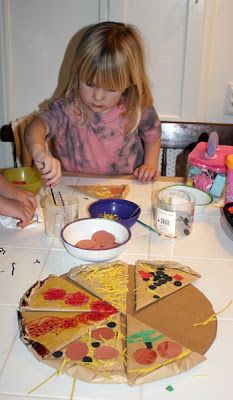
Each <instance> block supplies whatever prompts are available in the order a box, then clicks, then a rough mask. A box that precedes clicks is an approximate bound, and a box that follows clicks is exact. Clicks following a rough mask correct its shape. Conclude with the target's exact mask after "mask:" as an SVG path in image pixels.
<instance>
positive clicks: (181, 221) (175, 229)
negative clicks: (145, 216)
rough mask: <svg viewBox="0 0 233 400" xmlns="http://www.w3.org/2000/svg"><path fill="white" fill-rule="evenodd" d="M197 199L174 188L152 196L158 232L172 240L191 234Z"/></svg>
mask: <svg viewBox="0 0 233 400" xmlns="http://www.w3.org/2000/svg"><path fill="white" fill-rule="evenodd" d="M194 209H195V198H194V196H192V195H191V194H190V193H188V192H185V190H179V189H178V190H176V189H175V188H173V187H172V186H171V187H170V188H169V187H168V188H165V189H162V190H160V191H159V192H158V193H153V194H152V210H153V216H154V223H155V228H156V230H157V231H158V232H159V233H160V234H162V235H164V236H168V237H171V238H175V237H182V236H187V235H189V234H190V233H191V230H192V224H193V216H194Z"/></svg>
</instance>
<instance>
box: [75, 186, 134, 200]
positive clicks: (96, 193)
mask: <svg viewBox="0 0 233 400" xmlns="http://www.w3.org/2000/svg"><path fill="white" fill-rule="evenodd" d="M69 187H72V188H73V189H76V190H78V191H79V192H80V193H83V194H86V195H88V196H91V197H95V198H97V199H124V198H125V197H126V196H127V194H128V193H129V190H130V188H129V185H93V186H91V185H84V186H81V185H80V186H79V185H69Z"/></svg>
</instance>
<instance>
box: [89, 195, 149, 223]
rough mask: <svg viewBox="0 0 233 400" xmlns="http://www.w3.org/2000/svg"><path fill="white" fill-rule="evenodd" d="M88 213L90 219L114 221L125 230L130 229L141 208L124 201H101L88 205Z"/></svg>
mask: <svg viewBox="0 0 233 400" xmlns="http://www.w3.org/2000/svg"><path fill="white" fill-rule="evenodd" d="M88 211H89V213H90V216H91V217H92V218H107V219H115V220H116V221H118V222H120V223H121V224H122V225H124V226H126V227H127V228H131V227H132V226H133V225H134V224H135V222H136V221H137V219H138V218H139V215H140V213H141V208H140V207H139V205H138V204H136V203H134V202H132V201H129V200H125V199H103V200H97V201H95V202H94V203H92V204H90V206H89V207H88ZM131 215H132V216H131Z"/></svg>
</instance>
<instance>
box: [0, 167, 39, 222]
mask: <svg viewBox="0 0 233 400" xmlns="http://www.w3.org/2000/svg"><path fill="white" fill-rule="evenodd" d="M35 209H36V198H35V196H34V195H33V194H32V193H30V192H26V190H21V189H18V188H16V187H15V186H14V185H13V184H12V183H10V182H8V181H7V179H6V178H5V177H4V176H3V175H1V174H0V215H4V216H8V217H13V218H16V219H19V222H18V224H17V226H19V227H21V228H24V227H25V226H27V225H28V224H29V222H30V221H31V220H32V218H33V216H34V213H35Z"/></svg>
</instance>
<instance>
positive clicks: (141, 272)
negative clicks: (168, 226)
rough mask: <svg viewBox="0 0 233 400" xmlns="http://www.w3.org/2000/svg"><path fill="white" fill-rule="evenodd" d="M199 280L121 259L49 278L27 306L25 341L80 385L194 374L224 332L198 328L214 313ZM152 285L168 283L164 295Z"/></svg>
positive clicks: (171, 267) (175, 266) (177, 268)
mask: <svg viewBox="0 0 233 400" xmlns="http://www.w3.org/2000/svg"><path fill="white" fill-rule="evenodd" d="M159 271H160V272H159ZM146 274H148V275H146ZM168 277H169V279H168ZM198 277H200V276H199V275H198V274H197V273H196V272H195V271H193V270H191V269H190V268H189V267H185V266H183V265H181V264H179V263H175V262H172V261H171V262H170V261H138V262H136V265H135V266H134V265H128V264H127V263H125V262H123V261H120V260H116V261H112V262H108V263H97V264H88V265H81V266H78V267H75V268H72V269H71V270H70V271H69V272H68V273H67V274H65V275H63V276H60V277H59V276H56V275H50V276H49V277H48V278H47V279H45V280H44V281H38V282H36V283H35V285H33V286H32V287H31V288H30V289H29V290H28V291H27V292H26V293H25V295H24V296H23V297H22V299H21V301H20V307H19V312H18V320H19V327H20V336H21V339H22V340H23V342H24V343H25V344H26V345H27V347H28V349H29V350H30V351H32V352H33V353H34V355H35V356H36V357H37V358H38V359H39V360H40V361H42V362H44V363H46V364H48V365H50V366H52V367H53V368H55V370H56V371H58V372H59V373H66V374H68V375H70V376H72V377H73V378H74V379H75V380H76V379H80V380H83V381H86V382H92V383H128V384H129V385H137V384H143V383H146V382H151V381H154V380H157V379H161V378H164V377H167V376H172V375H175V374H177V373H180V372H183V371H187V370H188V369H190V368H191V367H193V366H194V365H196V364H198V363H200V362H202V361H203V360H204V359H205V357H204V354H205V352H206V351H207V349H208V348H209V347H210V345H211V344H212V342H213V340H214V338H215V335H216V327H217V325H216V321H215V322H212V323H211V324H207V325H205V326H196V327H195V326H194V323H195V322H199V321H202V320H205V319H207V318H208V317H209V316H210V315H211V314H213V309H212V306H211V304H210V302H209V301H208V299H206V297H205V296H204V295H203V294H202V293H201V292H200V291H199V290H198V289H196V288H195V287H194V286H193V285H192V282H193V281H194V280H195V279H197V278H198ZM143 278H144V280H143ZM157 278H158V279H157ZM170 278H171V279H170ZM153 279H154V280H153ZM141 280H143V281H142V284H141ZM151 280H153V282H158V281H159V280H163V281H165V280H166V283H165V282H160V283H161V285H160V286H162V285H164V286H163V289H159V291H158V293H159V295H160V297H159V298H158V297H155V298H154V297H153V293H154V290H153V289H151V288H149V289H148V287H149V286H151V285H154V283H153V282H152V281H151ZM175 282H182V285H178V286H177V285H174V283H175ZM148 285H149V286H148ZM160 286H157V287H158V288H160ZM155 290H157V289H155ZM142 292H144V297H145V299H146V301H145V302H144V303H142ZM139 293H140V295H139ZM148 295H149V297H148ZM137 303H138V304H137Z"/></svg>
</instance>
